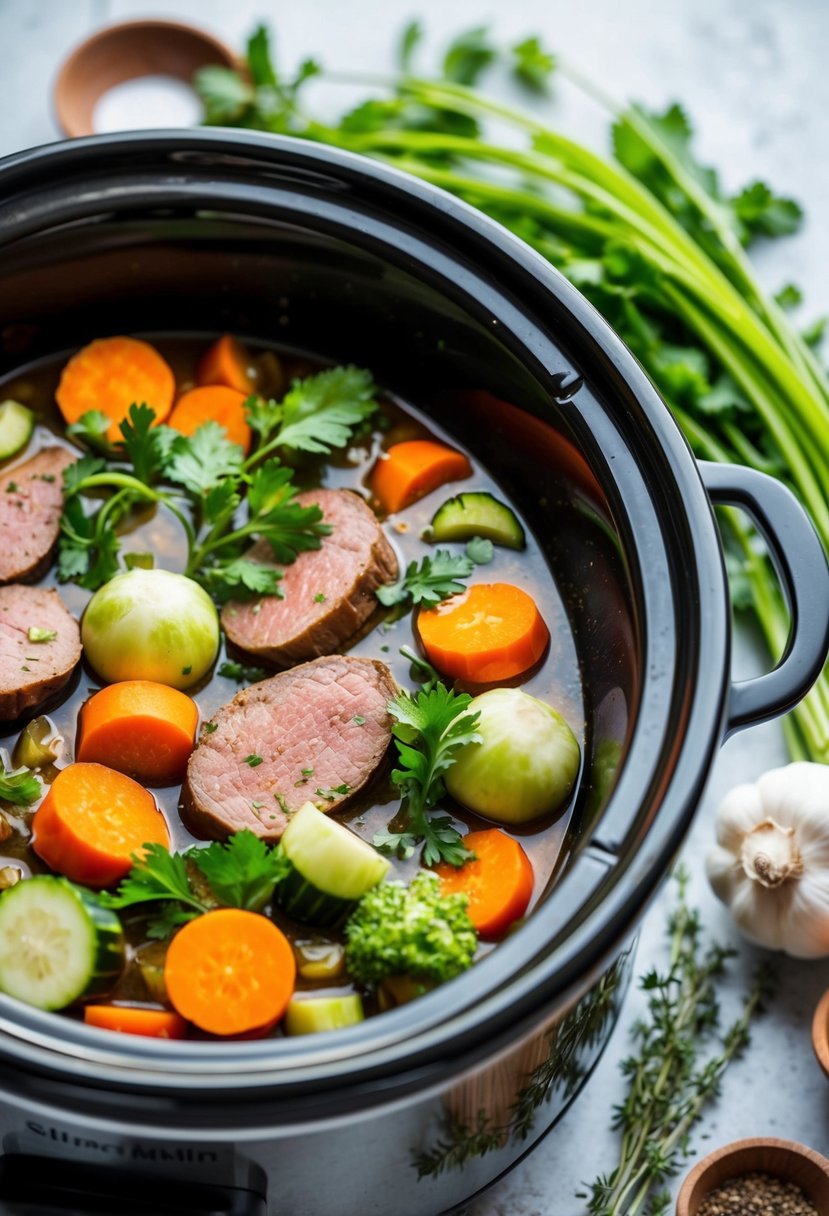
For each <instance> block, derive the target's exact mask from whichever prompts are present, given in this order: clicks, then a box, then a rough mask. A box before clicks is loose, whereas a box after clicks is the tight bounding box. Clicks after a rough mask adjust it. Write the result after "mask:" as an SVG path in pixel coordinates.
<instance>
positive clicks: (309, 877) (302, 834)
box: [277, 802, 390, 925]
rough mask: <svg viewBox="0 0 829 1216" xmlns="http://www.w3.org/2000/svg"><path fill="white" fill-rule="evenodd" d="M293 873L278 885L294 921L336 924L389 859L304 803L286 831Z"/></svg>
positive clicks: (372, 884) (380, 876) (284, 840)
mask: <svg viewBox="0 0 829 1216" xmlns="http://www.w3.org/2000/svg"><path fill="white" fill-rule="evenodd" d="M282 849H283V851H284V853H285V856H286V857H287V858H288V860H289V861H290V863H291V867H292V869H291V872H290V874H289V875H288V877H287V878H285V879H284V880H283V881H282V882H281V883H280V884H279V886H278V887H277V894H278V896H279V902H280V904H281V906H282V908H283V909H284V910H285V911H286V912H287V913H288V915H289V916H293V917H294V919H295V920H300V921H305V922H306V923H307V924H311V925H335V924H337V923H338V922H339V921H341V920H343V919H344V918H345V917H346V916H347V915H348V913H349V912H350V911H351V909H352V908H353V906H354V904H355V903H356V902H357V900H358V899H359V898H360V897H361V896H362V895H365V893H366V891H369V890H371V888H372V887H376V886H377V884H378V882H380V881H381V879H383V878H384V877H385V876H386V874H387V872H388V870H389V866H390V862H389V861H388V860H387V859H386V858H385V857H382V856H381V855H380V854H379V853H378V852H377V850H376V849H375V848H373V847H372V845H370V844H367V843H366V841H365V840H361V839H360V837H359V836H355V835H354V833H353V832H351V831H349V829H348V828H347V827H345V826H344V825H343V824H341V823H338V822H337V821H336V819H330V818H329V817H328V815H324V814H323V813H322V811H321V810H319V809H318V808H317V807H316V806H314V804H313V802H306V803H305V804H304V805H303V806H301V807H300V808H299V810H298V811H297V812H296V814H295V815H294V816H293V817H292V818H291V821H290V823H289V824H288V826H287V828H286V829H285V831H284V832H283V834H282Z"/></svg>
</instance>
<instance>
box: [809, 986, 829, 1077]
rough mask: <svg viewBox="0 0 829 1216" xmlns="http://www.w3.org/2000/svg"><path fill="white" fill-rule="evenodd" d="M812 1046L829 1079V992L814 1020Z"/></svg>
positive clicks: (828, 991) (823, 997) (821, 1002)
mask: <svg viewBox="0 0 829 1216" xmlns="http://www.w3.org/2000/svg"><path fill="white" fill-rule="evenodd" d="M812 1046H813V1047H814V1049H815V1055H816V1056H817V1062H818V1064H819V1065H820V1066H821V1068H822V1069H823V1071H824V1072H825V1073H826V1075H827V1077H829V990H827V991H826V992H824V994H823V996H822V997H821V999H820V1001H819V1002H818V1006H817V1009H816V1010H815V1016H814V1017H813V1018H812Z"/></svg>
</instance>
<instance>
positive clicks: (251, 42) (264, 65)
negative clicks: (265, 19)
mask: <svg viewBox="0 0 829 1216" xmlns="http://www.w3.org/2000/svg"><path fill="white" fill-rule="evenodd" d="M246 49H247V55H246V57H247V61H248V71H249V72H250V78H251V80H252V81H253V83H254V85H255V86H256V88H263V87H264V88H268V89H275V88H276V87H277V86H278V84H279V77H278V76H277V73H276V68H275V67H274V64H273V60H272V58H271V46H270V37H269V35H268V29H267V26H265V25H257V27H256V29H255V30H254V31H253V33H252V34H251V36H250V38H248V44H247V48H246Z"/></svg>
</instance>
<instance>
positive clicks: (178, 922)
mask: <svg viewBox="0 0 829 1216" xmlns="http://www.w3.org/2000/svg"><path fill="white" fill-rule="evenodd" d="M200 915H201V913H200V912H199V911H197V909H196V908H185V907H183V906H182V905H181V904H177V903H173V902H172V900H168V901H167V902H165V903H160V904H159V906H158V907H157V908H155V909H153V914H152V916H151V917H150V919H149V921H148V922H147V937H148V938H150V940H151V941H166V940H167V938H168V937H170V936H171V935H172V934H173V933H175V931H176V929H180V928H181V926H182V925H186V924H187V922H188V921H190V920H195V919H196V917H197V916H200Z"/></svg>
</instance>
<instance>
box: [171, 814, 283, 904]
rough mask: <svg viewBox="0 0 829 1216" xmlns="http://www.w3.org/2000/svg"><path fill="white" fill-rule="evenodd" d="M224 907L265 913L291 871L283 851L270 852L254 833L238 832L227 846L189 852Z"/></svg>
mask: <svg viewBox="0 0 829 1216" xmlns="http://www.w3.org/2000/svg"><path fill="white" fill-rule="evenodd" d="M186 856H187V857H188V858H189V859H190V860H191V861H192V862H193V863H194V864H195V865H196V866H197V867H198V869H199V870H200V871H201V873H202V874H203V875H204V876H205V878H206V879H207V882H208V884H209V886H210V890H211V892H212V893H213V895H214V896H215V898H216V899H217V901H218V902H219V903H220V904H224V905H225V906H227V907H230V908H246V909H247V910H248V911H249V912H261V911H262V909H263V908H264V907H265V906H266V905H267V904H268V903H270V900H271V898H272V897H273V892H274V888H275V887H276V885H277V883H280V882H281V881H282V880H283V878H285V877H287V875H288V873H289V872H290V869H291V864H290V862H289V861H288V859H287V857H286V856H285V854H284V853H283V852H282V849H281V848H278V847H277V848H274V849H272V848H268V846H267V845H266V844H265V843H264V841H262V840H260V839H259V837H258V836H256V835H254V833H253V832H250V831H247V830H245V831H243V832H235V833H234V834H233V835H232V836H231V837H230V839H229V841H228V842H227V844H221V843H219V842H218V841H214V842H213V843H212V844H209V845H207V847H206V848H198V847H197V848H193V849H190V850H188V852H187V854H186Z"/></svg>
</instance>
